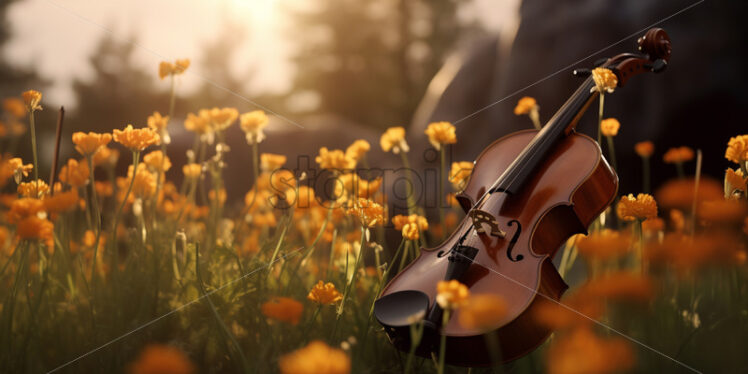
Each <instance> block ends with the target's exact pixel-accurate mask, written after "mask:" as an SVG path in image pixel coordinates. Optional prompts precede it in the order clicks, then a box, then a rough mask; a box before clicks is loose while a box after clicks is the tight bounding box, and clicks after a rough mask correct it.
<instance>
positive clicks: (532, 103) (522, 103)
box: [514, 96, 538, 116]
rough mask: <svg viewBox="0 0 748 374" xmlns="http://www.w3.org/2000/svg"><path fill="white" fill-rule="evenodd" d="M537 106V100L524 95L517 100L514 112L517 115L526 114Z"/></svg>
mask: <svg viewBox="0 0 748 374" xmlns="http://www.w3.org/2000/svg"><path fill="white" fill-rule="evenodd" d="M537 106H538V102H537V101H536V100H535V99H534V98H532V97H530V96H525V97H523V98H521V99H519V101H518V102H517V106H515V107H514V114H515V115H517V116H519V115H523V114H528V113H530V111H531V110H532V109H533V108H535V107H537Z"/></svg>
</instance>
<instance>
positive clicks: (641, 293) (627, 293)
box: [577, 271, 654, 302]
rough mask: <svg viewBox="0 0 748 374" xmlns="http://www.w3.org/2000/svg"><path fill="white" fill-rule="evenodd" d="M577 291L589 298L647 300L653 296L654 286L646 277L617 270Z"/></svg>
mask: <svg viewBox="0 0 748 374" xmlns="http://www.w3.org/2000/svg"><path fill="white" fill-rule="evenodd" d="M577 292H578V293H579V295H580V296H581V297H586V298H590V299H606V300H616V301H634V302H647V301H649V300H651V299H652V296H654V286H653V284H652V280H651V279H650V278H648V277H645V276H642V275H641V274H635V273H632V272H630V271H619V272H615V273H609V274H606V275H604V276H602V277H598V278H595V279H594V280H592V281H589V282H587V283H585V284H584V285H583V286H582V287H581V288H580V289H579V291H577Z"/></svg>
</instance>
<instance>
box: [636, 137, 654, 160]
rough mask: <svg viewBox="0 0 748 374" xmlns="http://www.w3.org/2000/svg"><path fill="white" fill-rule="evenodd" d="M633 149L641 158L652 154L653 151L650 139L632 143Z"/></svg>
mask: <svg viewBox="0 0 748 374" xmlns="http://www.w3.org/2000/svg"><path fill="white" fill-rule="evenodd" d="M634 151H635V152H636V154H637V155H639V156H640V157H643V158H647V157H650V156H652V154H653V153H654V144H653V143H652V142H650V141H644V142H639V143H636V144H635V145H634Z"/></svg>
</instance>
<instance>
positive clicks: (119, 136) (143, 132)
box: [114, 124, 160, 152]
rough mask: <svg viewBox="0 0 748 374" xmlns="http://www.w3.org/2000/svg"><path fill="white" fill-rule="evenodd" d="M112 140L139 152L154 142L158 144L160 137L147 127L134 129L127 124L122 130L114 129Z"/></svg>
mask: <svg viewBox="0 0 748 374" xmlns="http://www.w3.org/2000/svg"><path fill="white" fill-rule="evenodd" d="M114 141H115V142H117V143H120V144H122V145H123V146H125V148H129V149H130V150H131V151H133V152H140V151H142V150H144V149H146V148H148V147H150V146H152V145H154V144H159V142H160V137H159V136H158V134H156V132H154V131H153V130H151V129H149V128H147V127H145V128H142V129H134V128H133V127H132V125H129V124H128V125H127V127H125V129H124V130H117V129H115V130H114Z"/></svg>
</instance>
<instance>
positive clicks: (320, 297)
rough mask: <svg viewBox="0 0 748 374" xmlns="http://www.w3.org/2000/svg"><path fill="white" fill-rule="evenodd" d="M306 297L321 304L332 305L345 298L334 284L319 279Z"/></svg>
mask: <svg viewBox="0 0 748 374" xmlns="http://www.w3.org/2000/svg"><path fill="white" fill-rule="evenodd" d="M306 298H307V299H309V300H311V301H314V302H315V303H318V304H320V305H324V304H327V305H332V304H335V303H337V302H338V301H340V300H343V295H341V294H340V292H338V290H337V289H335V285H334V284H332V283H330V282H327V283H323V282H322V281H319V282H317V284H316V285H314V287H313V288H312V290H311V291H309V295H307V297H306Z"/></svg>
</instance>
